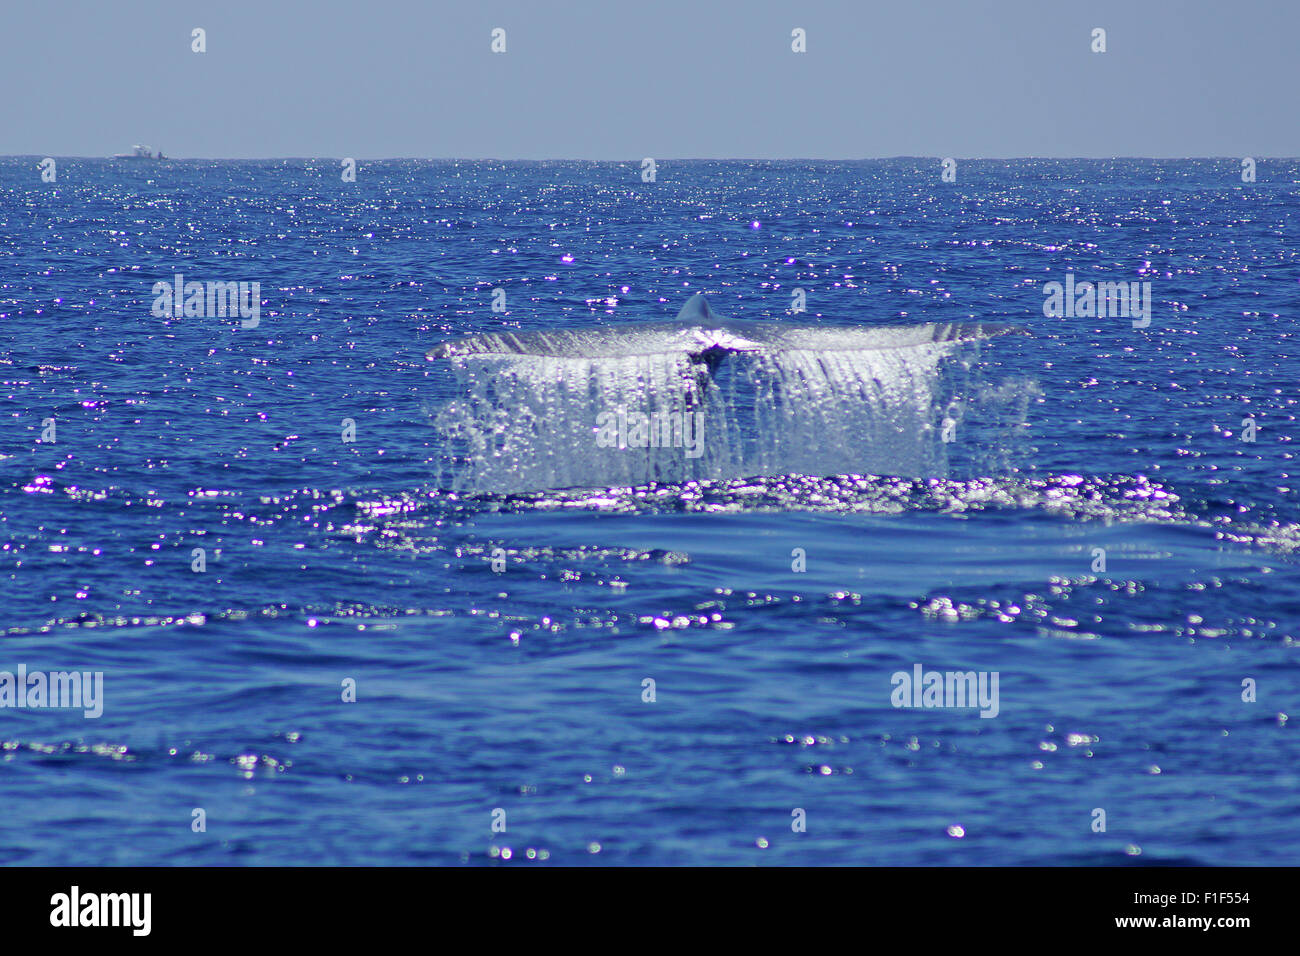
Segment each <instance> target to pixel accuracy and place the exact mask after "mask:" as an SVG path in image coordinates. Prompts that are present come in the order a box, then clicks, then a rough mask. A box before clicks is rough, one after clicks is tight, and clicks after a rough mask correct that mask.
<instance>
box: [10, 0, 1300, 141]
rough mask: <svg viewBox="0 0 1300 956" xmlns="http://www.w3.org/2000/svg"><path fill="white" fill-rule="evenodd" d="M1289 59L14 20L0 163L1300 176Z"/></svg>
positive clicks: (1242, 26) (184, 13) (113, 14)
mask: <svg viewBox="0 0 1300 956" xmlns="http://www.w3.org/2000/svg"><path fill="white" fill-rule="evenodd" d="M194 27H203V28H204V29H205V30H206V31H207V43H208V50H207V52H206V53H203V54H196V53H193V52H191V50H190V31H191V29H192V28H194ZM494 27H502V28H504V29H505V30H506V39H507V52H506V53H504V54H493V53H492V52H491V51H490V48H489V46H490V41H491V37H490V34H491V31H492V29H493V28H494ZM795 27H801V28H803V29H804V30H806V31H807V45H808V51H807V52H806V53H803V54H796V53H793V52H791V49H790V43H791V39H790V31H791V30H792V29H793V28H795ZM1094 27H1102V28H1104V29H1105V30H1106V31H1107V48H1108V49H1107V52H1106V53H1100V54H1099V53H1093V52H1092V51H1091V50H1090V43H1091V32H1092V29H1093V28H1094ZM1297 36H1300V2H1295V0H1231V2H1226V0H1220V2H1205V0H1181V2H1180V0H1126V2H1109V0H1106V2H1087V3H1084V2H1070V0H987V2H979V0H906V2H904V0H896V2H889V3H883V2H875V0H851V2H850V0H799V2H775V0H744V2H742V0H690V2H681V0H645V2H641V0H569V2H560V0H524V2H497V0H474V2H468V0H462V2H439V0H418V2H417V0H367V2H355V3H354V2H344V0H220V2H218V0H210V2H187V0H114V2H103V0H65V2H58V3H32V2H20V0H5V9H4V11H3V13H0V82H2V83H3V89H4V91H5V94H4V98H3V105H0V154H8V155H15V154H17V155H30V154H36V155H52V156H69V155H72V156H103V155H109V154H111V153H114V152H120V151H123V150H125V149H127V148H128V147H129V146H130V145H131V144H132V143H148V144H151V145H153V146H155V147H157V148H161V149H162V150H164V151H165V152H166V153H167V154H168V155H172V156H177V157H192V156H193V157H231V158H251V157H281V156H327V157H341V156H354V157H357V158H359V159H362V158H365V159H371V158H381V157H398V156H410V157H466V158H477V157H499V158H508V159H543V158H586V159H620V160H627V159H636V158H640V157H644V156H653V157H656V158H695V157H731V158H805V157H807V158H865V157H880V156H899V155H915V156H954V157H959V158H975V157H1006V156H1102V157H1105V156H1169V157H1183V156H1248V155H1249V156H1256V157H1260V156H1300V123H1297V122H1296V113H1297V110H1296V95H1297V93H1298V92H1300V56H1297V54H1296V52H1295V49H1296V43H1297Z"/></svg>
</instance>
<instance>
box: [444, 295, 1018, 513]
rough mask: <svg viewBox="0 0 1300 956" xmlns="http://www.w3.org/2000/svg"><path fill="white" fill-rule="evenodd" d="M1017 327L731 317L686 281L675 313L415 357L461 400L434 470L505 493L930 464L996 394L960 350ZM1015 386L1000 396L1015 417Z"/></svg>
mask: <svg viewBox="0 0 1300 956" xmlns="http://www.w3.org/2000/svg"><path fill="white" fill-rule="evenodd" d="M1014 331H1016V330H1015V329H1014V328H1012V327H1010V326H1005V325H992V324H960V323H929V324H917V325H904V326H873V327H835V326H817V325H793V324H786V323H784V322H767V323H760V322H737V321H732V320H728V319H724V318H722V317H720V316H717V315H716V314H715V313H713V311H712V310H711V309H710V308H709V306H708V303H707V302H706V301H705V299H704V297H703V296H702V295H696V296H694V297H692V299H691V300H690V301H689V302H687V304H686V306H685V307H684V308H683V309H682V311H681V313H680V314H679V315H678V318H677V321H675V322H671V323H638V324H629V325H623V326H617V327H603V328H594V329H566V330H556V331H546V332H529V333H513V332H502V333H489V334H485V335H478V336H473V337H470V338H466V339H461V340H458V341H454V342H449V343H445V344H443V345H440V346H438V347H437V348H435V349H433V350H431V351H430V352H429V354H428V358H429V359H430V360H431V361H437V362H439V364H444V363H445V364H448V365H450V367H451V368H453V369H454V370H455V372H456V373H457V375H458V376H459V378H460V379H461V381H462V397H461V398H459V399H456V400H454V401H452V402H451V403H449V404H448V405H446V406H445V407H443V408H442V409H440V410H439V411H438V412H437V413H436V415H435V419H434V420H435V423H436V425H437V426H438V428H439V430H440V431H441V432H442V434H443V435H444V436H445V437H446V438H447V439H448V441H449V443H450V450H449V460H450V468H449V471H450V475H449V476H448V477H449V479H450V480H449V481H448V482H447V484H449V485H450V486H451V487H454V488H459V489H465V490H474V491H497V492H511V491H526V490H535V489H541V488H562V487H595V486H606V487H608V486H612V485H619V486H625V485H636V484H643V483H645V482H648V481H664V482H680V481H689V480H699V479H726V478H735V477H742V476H747V475H759V474H765V475H773V474H814V475H831V474H848V473H853V474H864V473H870V474H882V475H908V476H915V477H924V476H943V475H946V474H947V473H948V466H949V450H950V446H953V445H954V444H955V443H956V442H957V441H958V439H959V437H960V438H961V439H962V440H963V441H969V440H970V438H971V437H972V436H968V435H964V434H963V433H964V432H966V431H968V430H969V428H970V426H975V425H979V426H980V427H985V428H986V427H987V425H988V424H989V415H988V414H987V412H988V410H989V409H988V407H987V406H988V405H989V401H988V399H989V397H990V396H991V395H992V394H993V393H992V392H991V391H990V390H989V389H988V388H987V387H986V386H984V385H983V383H981V382H979V381H976V376H973V375H972V372H973V370H974V369H975V367H976V366H975V363H974V362H973V361H972V360H971V358H970V357H969V356H964V357H963V356H958V352H959V351H961V350H962V348H963V346H965V345H966V344H968V343H970V344H972V345H973V346H974V347H976V348H977V347H978V343H979V342H981V341H983V340H986V339H989V338H991V337H993V336H998V335H1003V334H1006V333H1009V332H1014ZM1024 396H1025V392H1024V390H1023V389H1016V390H1014V395H1012V396H1010V397H1011V398H1012V401H1011V404H1012V405H1017V406H1019V407H1018V409H1015V410H1013V412H1012V414H1013V417H1016V419H1017V421H1023V417H1024ZM1007 398H1008V396H1007V395H1003V396H1002V397H1001V398H1000V399H999V400H998V402H996V403H994V404H1001V405H1005V404H1007V402H1006V399H1007ZM981 399H982V400H983V401H982V403H981ZM981 404H983V406H985V407H984V408H983V412H982V413H981V411H980V408H979V406H981ZM972 412H975V414H973V415H972ZM1005 412H1006V410H1005V409H1001V410H1000V411H999V415H1000V417H1002V418H1005ZM985 437H986V438H987V436H985Z"/></svg>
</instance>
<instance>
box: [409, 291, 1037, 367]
mask: <svg viewBox="0 0 1300 956" xmlns="http://www.w3.org/2000/svg"><path fill="white" fill-rule="evenodd" d="M1023 331H1024V330H1023V329H1021V328H1018V327H1016V326H1013V325H1004V324H1000V323H988V322H926V323H919V324H912V325H867V326H858V325H812V324H793V323H787V322H785V321H784V320H779V319H778V320H767V321H757V322H756V321H739V320H734V319H728V318H725V317H723V316H720V315H718V314H717V313H715V312H714V311H713V309H712V308H710V306H709V303H708V300H707V299H706V298H705V297H704V295H703V294H702V293H698V292H697V293H696V294H695V295H693V296H691V297H690V298H689V299H687V300H686V304H685V305H683V306H682V308H681V311H680V312H678V313H677V319H676V320H675V321H673V322H626V323H620V324H617V325H603V326H597V327H593V328H586V329H553V330H548V331H542V332H485V333H482V334H480V335H471V336H467V337H465V338H461V339H455V340H453V341H450V342H444V343H443V344H441V345H439V346H436V347H435V348H432V349H430V350H429V351H428V353H426V355H425V358H426V359H428V360H429V361H436V360H438V359H451V358H473V357H481V358H493V357H496V358H509V357H511V356H526V355H532V356H542V357H549V358H561V359H562V358H574V359H592V358H616V357H623V356H632V355H666V354H685V355H686V356H688V357H689V358H690V359H691V361H692V362H694V363H697V364H702V365H704V366H706V367H707V369H708V371H709V373H710V374H712V373H713V372H714V371H715V370H716V369H717V366H718V363H719V362H721V361H722V360H723V359H724V358H726V357H727V356H728V355H735V354H744V353H755V352H758V353H775V352H785V351H791V350H807V351H820V352H827V351H830V352H843V351H879V350H884V349H898V348H917V347H920V346H925V345H933V344H936V343H940V342H966V341H975V340H979V339H988V338H992V337H994V336H998V335H1008V334H1015V333H1020V332H1023Z"/></svg>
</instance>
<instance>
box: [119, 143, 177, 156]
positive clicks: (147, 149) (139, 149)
mask: <svg viewBox="0 0 1300 956" xmlns="http://www.w3.org/2000/svg"><path fill="white" fill-rule="evenodd" d="M113 158H114V159H166V158H167V157H166V156H164V155H163V154H162V150H161V149H160V150H158V152H156V153H155V152H154V150H153V147H152V146H139V145H136V146H132V147H131V152H129V153H114V154H113Z"/></svg>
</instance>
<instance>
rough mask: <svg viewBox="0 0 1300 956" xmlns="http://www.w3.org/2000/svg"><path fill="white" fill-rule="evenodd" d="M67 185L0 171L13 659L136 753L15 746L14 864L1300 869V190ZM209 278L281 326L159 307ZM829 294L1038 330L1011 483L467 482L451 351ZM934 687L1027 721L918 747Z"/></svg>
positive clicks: (289, 163)
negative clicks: (799, 567) (707, 307)
mask: <svg viewBox="0 0 1300 956" xmlns="http://www.w3.org/2000/svg"><path fill="white" fill-rule="evenodd" d="M38 159H39V157H30V158H23V159H6V160H3V161H0V512H2V516H0V532H2V533H0V582H3V583H2V585H0V587H2V590H0V634H2V635H3V647H2V648H0V670H3V671H10V672H15V671H17V669H18V667H19V666H20V665H25V666H26V668H27V669H28V670H29V671H35V670H40V671H57V670H73V669H75V670H80V671H92V672H93V671H102V672H103V675H104V692H103V715H102V716H101V717H99V718H98V719H87V718H85V717H83V716H82V713H81V711H74V710H69V709H54V708H47V709H31V708H23V709H17V708H5V709H0V741H3V744H2V746H3V750H2V751H0V805H3V807H4V812H3V814H0V861H3V862H7V863H20V864H79V863H89V864H331V863H340V864H380V863H396V864H426V863H448V864H456V863H471V864H477V863H491V862H497V863H500V862H501V861H502V860H503V859H508V863H509V864H525V865H527V864H529V863H539V862H547V863H552V864H554V863H561V864H575V863H597V864H599V863H643V864H674V863H716V864H749V863H755V864H763V863H774V864H804V863H812V864H844V863H860V864H1029V863H1039V864H1052V863H1084V864H1116V863H1134V862H1136V863H1162V862H1163V863H1206V864H1263V863H1269V864H1295V863H1297V862H1300V823H1298V822H1297V814H1296V810H1297V796H1296V794H1297V786H1298V785H1300V772H1297V757H1300V748H1298V747H1297V736H1296V733H1297V726H1296V725H1297V723H1300V720H1294V719H1293V720H1291V721H1288V720H1287V717H1286V715H1287V714H1293V715H1294V714H1295V713H1296V711H1297V709H1300V666H1298V665H1300V649H1298V646H1297V640H1298V639H1300V599H1298V595H1300V574H1298V573H1297V563H1296V552H1297V549H1300V524H1298V523H1297V522H1298V520H1300V514H1298V513H1297V491H1296V485H1297V479H1296V477H1295V475H1294V468H1295V467H1296V463H1295V455H1296V452H1297V447H1298V446H1297V445H1296V444H1295V439H1296V436H1297V434H1298V432H1300V429H1298V427H1297V420H1296V409H1297V404H1296V403H1297V397H1298V394H1297V389H1298V386H1300V342H1298V341H1297V329H1298V328H1300V326H1298V325H1297V316H1296V304H1297V300H1298V298H1300V261H1297V256H1296V254H1295V250H1294V246H1293V243H1292V242H1291V240H1290V238H1289V237H1290V236H1292V235H1294V233H1295V230H1296V229H1297V228H1298V227H1300V216H1298V212H1300V200H1298V197H1297V183H1300V163H1297V162H1272V163H1264V164H1261V166H1260V181H1259V182H1257V183H1253V184H1243V183H1242V182H1241V181H1240V175H1239V167H1238V166H1237V163H1236V161H1235V160H1223V161H1209V160H1204V161H1187V162H1152V161H1114V162H1099V161H1066V162H1047V161H1007V162H969V163H963V164H962V165H961V170H960V179H959V182H958V183H956V184H943V183H940V182H939V175H938V172H939V170H938V166H937V164H936V163H934V162H932V161H930V160H924V161H912V160H892V161H879V162H861V163H816V164H811V163H742V162H735V163H721V162H691V163H661V164H660V168H659V175H658V182H655V183H643V182H641V181H640V176H639V165H636V164H621V165H620V164H590V163H558V162H557V163H509V164H500V163H465V162H462V163H451V162H384V163H369V164H362V167H361V170H360V173H359V176H358V179H357V181H356V182H355V183H351V184H348V183H343V182H341V181H340V177H339V170H338V167H337V164H336V163H334V162H333V161H310V160H305V161H304V160H285V161H269V162H163V163H157V164H149V163H142V164H127V163H114V162H110V161H94V160H90V161H83V160H73V159H69V160H65V161H61V162H60V163H59V166H58V181H57V183H42V182H41V181H40V178H39V174H38V171H37V170H36V167H35V164H36V162H37V160H38ZM176 272H181V273H184V274H185V275H186V277H187V278H189V279H198V280H216V281H239V280H246V281H257V282H260V283H261V300H262V306H261V313H260V324H259V325H258V327H257V328H255V329H244V328H241V327H240V323H239V321H238V320H237V319H230V318H201V317H190V318H167V317H163V318H159V317H155V316H154V315H152V314H151V305H152V303H153V295H152V292H151V290H152V286H153V284H154V283H155V282H157V281H159V280H170V278H171V277H172V275H173V274H174V273H176ZM1069 272H1072V273H1074V274H1075V275H1076V277H1077V278H1078V279H1079V280H1080V281H1083V280H1085V279H1088V280H1103V281H1125V282H1130V281H1150V282H1151V283H1152V290H1153V300H1154V302H1153V309H1152V315H1151V321H1150V324H1149V326H1147V327H1145V328H1135V327H1134V326H1133V324H1132V322H1130V321H1129V320H1127V319H1124V318H1113V317H1111V318H1096V317H1077V318H1076V317H1061V318H1048V317H1045V316H1044V313H1043V301H1044V297H1043V294H1042V291H1041V288H1040V285H1041V283H1044V282H1050V281H1064V279H1065V276H1066V273H1069ZM796 287H799V288H804V289H805V290H807V293H808V314H807V315H806V316H801V317H800V319H801V320H806V321H809V322H834V323H840V324H860V323H873V322H929V321H942V322H948V321H970V320H972V319H974V320H978V321H1003V322H1006V321H1010V322H1014V323H1017V324H1020V325H1022V326H1024V327H1025V328H1026V329H1027V330H1028V331H1029V333H1030V334H1029V335H1025V336H1016V337H1009V338H1005V339H1000V340H998V341H996V342H992V343H988V344H986V345H985V346H984V347H983V348H982V349H981V350H979V354H978V356H977V358H976V359H975V360H974V361H975V365H973V366H971V368H972V370H973V372H975V373H978V374H979V375H980V376H982V378H981V381H983V382H985V383H986V384H985V386H983V387H986V388H989V389H994V390H996V389H997V388H998V387H1003V388H1005V389H1007V390H1008V394H1009V396H1010V398H1011V399H1012V401H1011V402H1010V406H1015V400H1020V401H1021V407H1020V408H1019V410H1018V411H1016V413H1015V417H1014V418H1013V420H1012V422H1011V425H1010V427H1009V429H1007V430H1005V436H1004V437H1005V446H1004V447H1003V444H1002V442H1000V441H999V442H996V443H995V444H998V445H999V447H997V448H991V447H978V448H975V447H969V446H968V445H963V442H964V441H968V440H970V436H971V435H972V434H974V435H976V437H978V436H979V433H978V430H971V431H970V432H967V431H963V430H959V431H958V434H957V437H956V440H955V441H954V442H953V443H952V452H953V459H952V461H953V467H952V468H951V470H950V471H948V472H947V473H945V474H923V475H909V474H904V475H883V476H874V477H873V476H870V475H865V474H859V475H844V474H829V475H827V474H806V475H785V474H764V475H756V476H753V477H752V478H751V477H742V478H737V479H734V480H731V479H729V480H718V481H707V480H706V481H691V482H683V483H677V484H671V483H670V484H656V485H651V486H643V487H636V488H629V487H604V486H601V485H599V484H598V483H593V484H594V485H595V486H594V487H578V488H568V489H546V488H531V489H528V490H524V491H520V492H517V493H492V494H477V493H474V492H473V491H472V490H469V491H467V490H464V488H463V487H461V488H459V489H458V488H457V485H456V482H455V480H453V479H454V478H455V476H456V466H455V462H454V461H450V460H449V458H448V454H449V453H448V450H447V448H446V445H445V442H444V438H443V436H442V435H441V434H440V433H439V431H438V429H437V428H436V427H435V425H434V418H435V417H436V415H437V413H438V409H439V408H441V407H444V406H445V405H446V403H448V402H453V401H455V400H456V399H457V397H458V392H457V389H458V388H459V387H461V386H460V385H459V384H458V383H457V382H456V380H454V379H453V378H451V377H449V376H440V375H438V374H436V373H435V372H434V371H431V370H430V363H426V362H425V360H424V353H425V352H426V350H428V349H430V348H431V347H432V346H434V345H436V344H438V343H439V342H442V341H445V340H446V339H448V338H452V337H455V336H458V335H464V334H467V333H472V332H476V331H487V330H494V329H501V328H515V329H523V330H536V329H541V328H545V327H547V326H560V325H579V326H581V325H588V324H592V325H594V324H602V323H606V324H616V323H620V322H627V321H633V320H641V319H667V318H671V317H672V316H673V314H675V312H676V310H677V308H678V307H679V306H680V305H681V303H682V301H683V300H684V299H685V298H686V297H687V296H688V295H689V294H690V293H692V292H695V291H708V292H710V293H712V294H713V299H712V301H713V302H714V303H715V305H717V306H718V307H719V308H720V309H721V310H722V311H725V312H726V313H728V314H731V315H733V316H735V317H737V318H740V319H769V318H770V319H772V320H774V321H789V320H790V319H791V317H790V316H789V315H788V312H789V309H790V304H791V290H792V289H794V288H796ZM493 288H503V289H505V290H506V293H507V302H508V309H507V311H506V313H504V314H494V313H493V312H492V311H491V290H492V289H493ZM782 316H784V318H781V317H782ZM999 383H1001V385H999ZM1004 397H1007V396H1004ZM51 418H52V419H53V420H54V423H55V427H56V433H55V435H54V436H53V437H54V439H55V440H54V441H53V442H50V441H42V440H41V439H42V437H43V432H44V430H45V429H46V424H45V423H46V421H47V420H48V419H51ZM1247 418H1249V419H1250V420H1251V421H1252V422H1253V424H1254V426H1255V428H1256V429H1257V431H1256V434H1255V435H1253V436H1252V437H1254V438H1255V440H1254V441H1247V440H1245V438H1246V433H1245V430H1244V428H1243V420H1244V419H1247ZM344 419H352V420H353V422H354V423H355V426H356V440H355V441H353V442H344V441H343V440H342V437H341V428H342V422H343V420H344ZM757 438H758V439H759V440H760V441H761V440H762V438H763V436H761V435H760V436H757ZM980 441H982V442H983V443H984V444H985V445H986V446H987V445H989V444H990V443H991V442H990V440H989V439H988V437H987V434H985V435H984V436H983V437H982V438H980ZM993 452H997V453H998V454H992V453H993ZM449 462H450V463H449ZM959 466H960V467H959ZM981 467H983V470H981ZM448 476H450V478H449V477H448ZM197 548H201V549H204V551H203V553H204V555H205V561H206V565H205V570H203V571H201V572H199V571H195V570H193V569H192V567H193V561H194V558H193V555H194V549H197ZM795 549H803V552H804V553H805V555H806V570H804V571H801V572H797V571H794V570H792V564H793V563H794V562H793V561H792V552H794V551H795ZM1095 549H1104V552H1105V556H1106V565H1105V569H1104V570H1094V567H1095V564H1096V562H1095V554H1096V552H1095ZM493 555H496V556H497V557H498V558H502V556H503V561H504V570H502V571H494V570H493V562H492V557H493ZM501 566H502V565H501V563H500V562H499V563H498V567H501ZM917 663H919V664H922V665H923V666H924V667H925V668H926V669H936V670H942V671H947V670H961V671H967V670H975V671H988V672H994V671H996V672H997V673H998V674H999V675H1000V709H999V713H998V715H997V716H996V717H995V718H992V719H982V718H981V717H980V716H979V714H978V712H977V711H975V710H971V709H955V708H948V709H907V708H895V707H894V706H892V705H891V701H890V693H891V689H892V688H891V675H892V674H894V673H895V672H896V671H907V672H911V670H912V668H913V666H914V665H915V664H917ZM646 678H650V679H652V680H653V681H654V682H655V685H654V686H655V700H654V702H646V701H644V700H643V698H642V693H643V690H642V689H643V681H644V680H645V679H646ZM1246 679H1251V680H1253V681H1254V682H1255V683H1256V699H1255V700H1254V701H1243V681H1244V680H1246ZM349 680H350V681H355V687H356V700H355V702H344V701H343V700H342V696H343V690H342V687H343V684H344V682H345V681H349ZM196 808H201V809H202V810H203V811H204V812H205V814H206V830H204V831H202V832H195V830H194V828H193V827H192V820H193V818H194V817H193V811H194V810H195V809H196ZM498 808H499V809H501V810H504V811H505V820H506V829H505V832H494V831H493V811H494V810H495V809H498ZM1098 808H1100V809H1103V810H1104V811H1105V813H1106V829H1105V831H1104V832H1095V831H1094V829H1093V821H1094V810H1095V809H1098ZM796 809H799V810H802V811H804V816H805V817H806V831H805V832H794V830H793V829H792V819H794V817H793V816H792V813H793V811H795V810H796Z"/></svg>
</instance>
